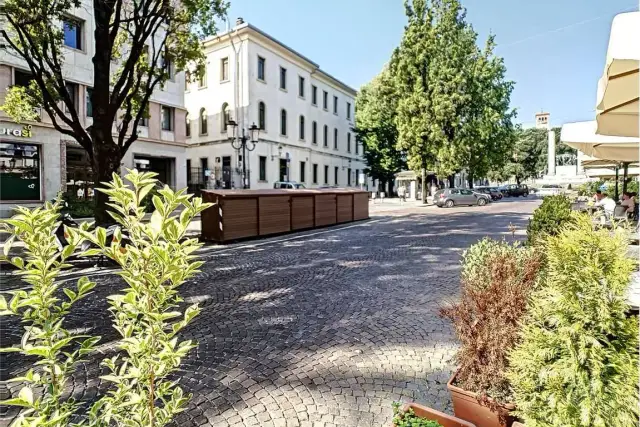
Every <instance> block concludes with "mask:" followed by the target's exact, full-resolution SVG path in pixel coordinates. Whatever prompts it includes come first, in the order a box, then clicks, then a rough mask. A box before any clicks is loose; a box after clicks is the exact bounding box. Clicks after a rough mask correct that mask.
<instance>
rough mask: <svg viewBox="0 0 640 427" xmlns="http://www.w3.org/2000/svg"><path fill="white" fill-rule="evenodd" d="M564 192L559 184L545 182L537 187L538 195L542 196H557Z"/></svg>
mask: <svg viewBox="0 0 640 427" xmlns="http://www.w3.org/2000/svg"><path fill="white" fill-rule="evenodd" d="M563 192H564V190H563V188H562V187H560V186H559V185H553V184H545V185H543V186H542V187H540V188H539V189H538V195H540V196H541V197H544V196H557V195H558V194H562V193H563Z"/></svg>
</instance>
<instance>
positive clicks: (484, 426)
mask: <svg viewBox="0 0 640 427" xmlns="http://www.w3.org/2000/svg"><path fill="white" fill-rule="evenodd" d="M456 375H457V371H456V372H455V373H454V374H453V376H452V377H451V379H450V380H449V382H448V383H447V388H448V389H449V393H451V401H452V403H453V413H454V414H455V416H456V417H458V418H462V419H463V420H467V421H470V422H472V423H474V424H475V425H477V426H478V427H512V424H513V422H514V421H515V419H514V417H512V416H511V415H509V412H510V411H512V410H514V409H515V405H511V404H508V405H504V406H502V407H501V409H502V411H504V414H505V416H504V417H503V418H504V419H503V422H500V414H499V413H498V412H497V411H493V410H491V409H490V408H489V407H487V406H486V405H484V404H482V403H480V401H479V400H478V395H477V394H476V393H473V392H470V391H467V390H463V389H461V388H460V387H457V386H455V385H454V382H455V379H456Z"/></svg>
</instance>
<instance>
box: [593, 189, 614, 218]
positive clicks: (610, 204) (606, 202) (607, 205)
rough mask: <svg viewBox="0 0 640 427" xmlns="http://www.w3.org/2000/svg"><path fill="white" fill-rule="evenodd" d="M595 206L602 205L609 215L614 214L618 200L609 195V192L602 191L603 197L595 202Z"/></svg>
mask: <svg viewBox="0 0 640 427" xmlns="http://www.w3.org/2000/svg"><path fill="white" fill-rule="evenodd" d="M594 206H602V209H604V213H605V215H606V216H607V217H611V216H613V211H614V210H615V208H616V202H615V200H613V199H612V198H610V197H609V195H608V194H607V193H602V198H601V199H600V200H599V201H597V202H596V203H595V205H594Z"/></svg>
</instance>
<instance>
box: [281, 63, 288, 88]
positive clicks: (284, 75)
mask: <svg viewBox="0 0 640 427" xmlns="http://www.w3.org/2000/svg"><path fill="white" fill-rule="evenodd" d="M280 89H282V90H287V69H286V68H282V67H280Z"/></svg>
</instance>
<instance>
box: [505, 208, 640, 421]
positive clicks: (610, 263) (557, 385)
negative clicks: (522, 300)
mask: <svg viewBox="0 0 640 427" xmlns="http://www.w3.org/2000/svg"><path fill="white" fill-rule="evenodd" d="M627 248H628V240H627V239H626V237H625V233H622V232H616V233H613V234H612V233H611V232H610V231H609V230H607V229H599V230H594V228H593V225H592V223H591V218H590V217H589V216H588V215H582V216H581V217H580V219H579V222H578V224H576V225H574V226H570V227H567V228H566V229H565V230H563V231H562V232H561V233H560V234H559V235H557V236H554V237H550V238H549V240H548V242H547V245H546V254H547V258H548V260H547V267H546V272H545V278H544V280H543V283H542V284H541V285H540V286H539V287H538V288H537V289H536V290H535V291H534V293H533V294H532V296H531V298H530V304H529V309H528V317H527V318H525V320H524V321H523V322H522V328H523V329H522V332H521V341H520V343H519V344H518V346H517V347H516V348H515V350H514V351H513V352H512V353H511V355H510V357H509V361H510V368H509V372H508V374H507V377H508V379H509V381H510V383H511V385H512V388H513V391H514V395H515V404H516V408H517V412H516V415H518V416H519V417H521V418H522V419H523V420H524V423H525V425H526V426H527V427H529V426H531V427H542V426H567V427H587V426H589V427H595V426H601V427H618V426H632V425H636V424H637V422H638V320H637V318H635V317H634V316H629V315H628V314H627V311H628V309H629V306H628V303H627V302H626V295H627V292H628V289H629V284H630V281H631V273H632V271H633V270H634V265H635V262H634V260H633V259H631V258H629V257H628V256H627Z"/></svg>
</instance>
